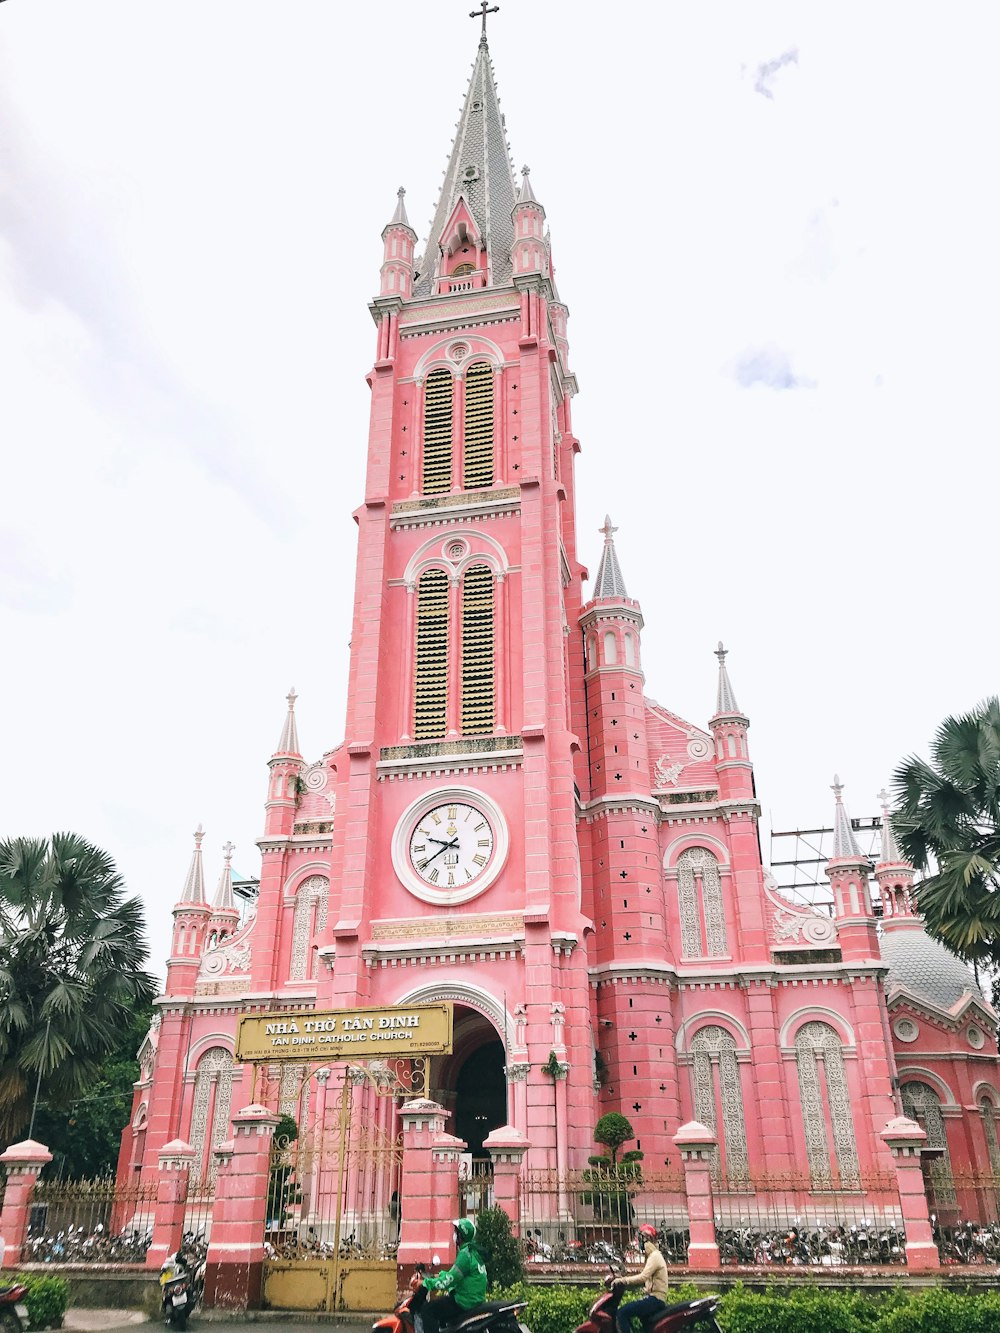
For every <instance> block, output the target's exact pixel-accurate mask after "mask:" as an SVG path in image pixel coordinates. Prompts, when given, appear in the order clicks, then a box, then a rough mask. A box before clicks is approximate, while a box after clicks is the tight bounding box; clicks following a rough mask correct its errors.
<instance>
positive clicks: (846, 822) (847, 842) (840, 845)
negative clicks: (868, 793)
mask: <svg viewBox="0 0 1000 1333" xmlns="http://www.w3.org/2000/svg"><path fill="white" fill-rule="evenodd" d="M831 790H832V792H833V794H834V796H835V798H836V801H837V804H836V807H835V808H834V812H833V852H832V853H831V856H830V859H831V861H838V860H841V859H846V860H851V861H865V860H866V859H867V858H866V857H865V854H864V853H863V852H862V850H861V848H860V847H859V846H858V840H857V838H856V837H855V836H854V830H853V829H852V828H851V817H850V815H849V814H848V813H847V806H846V805H845V804H844V802H843V791H844V784H843V783H842V782H841V780H840V777H839V775H838V774H837V773H834V775H833V785H832V787H831Z"/></svg>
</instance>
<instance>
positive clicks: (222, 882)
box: [212, 842, 237, 912]
mask: <svg viewBox="0 0 1000 1333" xmlns="http://www.w3.org/2000/svg"><path fill="white" fill-rule="evenodd" d="M235 850H236V848H235V847H234V846H233V844H232V843H231V842H227V843H226V844H225V846H224V847H223V849H222V852H223V855H224V856H225V858H226V859H225V861H224V863H223V866H222V874H221V875H220V876H219V883H218V886H217V888H216V890H215V897H214V898H213V899H212V911H213V912H235V911H236V910H237V907H236V899H235V898H234V897H233V852H234V851H235Z"/></svg>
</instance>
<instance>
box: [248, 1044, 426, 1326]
mask: <svg viewBox="0 0 1000 1333" xmlns="http://www.w3.org/2000/svg"><path fill="white" fill-rule="evenodd" d="M428 1065H429V1061H428V1059H427V1058H426V1057H420V1056H417V1057H413V1058H412V1059H410V1060H407V1061H392V1062H383V1061H372V1062H369V1063H365V1064H352V1065H347V1066H340V1067H337V1066H334V1067H333V1068H330V1069H319V1070H312V1071H310V1072H309V1073H307V1074H305V1076H304V1078H302V1079H301V1084H300V1087H299V1091H298V1094H297V1098H296V1103H295V1104H296V1105H297V1106H300V1107H305V1108H309V1109H311V1112H312V1114H311V1119H310V1121H309V1123H307V1125H306V1128H305V1129H304V1130H303V1132H302V1133H301V1134H300V1135H298V1136H294V1137H293V1136H291V1135H290V1134H288V1133H285V1134H282V1133H281V1132H280V1131H281V1128H282V1127H281V1126H279V1134H278V1135H277V1136H276V1139H275V1142H274V1145H273V1148H272V1152H271V1169H270V1177H269V1183H268V1206H267V1225H266V1234H265V1250H266V1254H267V1258H266V1260H265V1264H264V1292H263V1296H264V1304H265V1306H269V1307H270V1308H272V1309H281V1310H326V1311H334V1310H389V1309H391V1308H392V1305H393V1303H394V1301H395V1296H396V1250H397V1248H398V1245H399V1218H400V1198H401V1195H402V1167H403V1145H402V1136H401V1133H400V1132H399V1128H398V1123H399V1122H398V1115H397V1113H396V1099H398V1098H405V1097H413V1096H422V1095H424V1093H425V1091H426V1079H427V1068H428ZM286 1079H287V1074H286ZM287 1101H288V1090H287V1085H286V1089H285V1102H286V1104H287Z"/></svg>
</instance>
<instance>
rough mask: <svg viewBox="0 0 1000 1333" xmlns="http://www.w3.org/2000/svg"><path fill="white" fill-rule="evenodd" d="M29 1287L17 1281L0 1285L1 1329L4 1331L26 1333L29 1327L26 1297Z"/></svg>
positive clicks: (7, 1332) (3, 1332)
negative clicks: (8, 1285) (11, 1284)
mask: <svg viewBox="0 0 1000 1333" xmlns="http://www.w3.org/2000/svg"><path fill="white" fill-rule="evenodd" d="M27 1294H28V1288H27V1287H22V1286H21V1285H20V1284H18V1283H15V1284H14V1285H13V1286H11V1287H0V1330H2V1333H24V1330H25V1329H26V1328H27V1327H28V1307H27V1305H25V1303H24V1302H25V1297H26V1296H27Z"/></svg>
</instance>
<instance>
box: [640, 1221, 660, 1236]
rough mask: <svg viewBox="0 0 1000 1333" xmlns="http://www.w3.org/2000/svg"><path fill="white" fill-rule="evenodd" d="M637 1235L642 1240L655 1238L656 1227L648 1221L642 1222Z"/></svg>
mask: <svg viewBox="0 0 1000 1333" xmlns="http://www.w3.org/2000/svg"><path fill="white" fill-rule="evenodd" d="M639 1235H640V1236H641V1237H642V1238H643V1240H656V1227H652V1226H650V1225H649V1223H648V1222H643V1224H642V1226H641V1227H640V1228H639Z"/></svg>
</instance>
